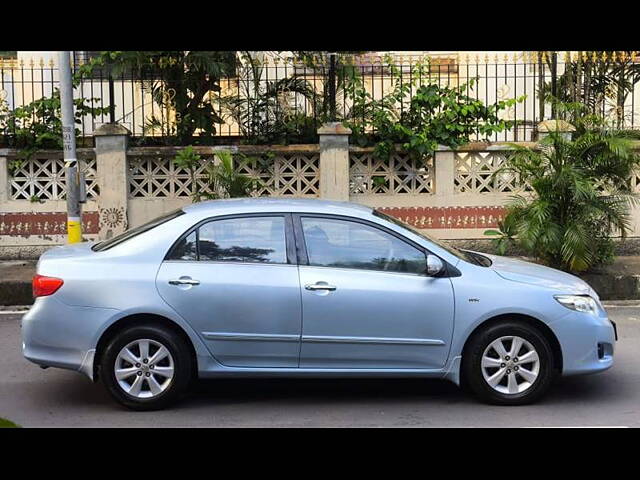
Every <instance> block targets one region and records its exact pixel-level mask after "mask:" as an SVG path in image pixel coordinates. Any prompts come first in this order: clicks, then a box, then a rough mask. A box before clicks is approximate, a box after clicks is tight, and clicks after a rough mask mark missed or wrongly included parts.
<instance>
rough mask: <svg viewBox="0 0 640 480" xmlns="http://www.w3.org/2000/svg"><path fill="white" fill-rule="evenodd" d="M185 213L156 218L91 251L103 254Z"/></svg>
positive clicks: (170, 213)
mask: <svg viewBox="0 0 640 480" xmlns="http://www.w3.org/2000/svg"><path fill="white" fill-rule="evenodd" d="M184 213H185V212H184V211H183V210H181V209H178V210H174V211H172V212H169V213H167V214H165V215H162V216H160V217H158V218H154V219H153V220H151V221H150V222H147V223H144V224H142V225H140V226H138V227H135V228H132V229H130V230H127V231H126V232H122V233H121V234H120V235H116V236H115V237H113V238H110V239H109V240H105V241H103V242H100V243H96V244H95V245H94V246H93V247H91V250H93V251H94V252H101V251H103V250H108V249H109V248H111V247H115V246H116V245H119V244H121V243H122V242H126V241H127V240H129V239H131V238H133V237H136V236H138V235H140V234H141V233H144V232H147V231H149V230H151V229H152V228H155V227H157V226H158V225H162V224H163V223H165V222H168V221H169V220H173V219H174V218H176V217H179V216H180V215H184Z"/></svg>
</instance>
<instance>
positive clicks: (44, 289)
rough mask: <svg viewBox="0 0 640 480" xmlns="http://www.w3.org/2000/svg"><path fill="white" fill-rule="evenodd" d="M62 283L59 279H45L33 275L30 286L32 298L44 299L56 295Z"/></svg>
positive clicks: (42, 276) (41, 276)
mask: <svg viewBox="0 0 640 480" xmlns="http://www.w3.org/2000/svg"><path fill="white" fill-rule="evenodd" d="M63 283H64V281H63V280H62V279H61V278H56V277H45V276H44V275H34V276H33V281H32V282H31V285H32V287H33V296H34V298H35V297H46V296H47V295H51V294H54V293H56V291H57V290H58V289H59V288H60V287H61V286H62V284H63Z"/></svg>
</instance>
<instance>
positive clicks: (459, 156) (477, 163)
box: [454, 151, 526, 193]
mask: <svg viewBox="0 0 640 480" xmlns="http://www.w3.org/2000/svg"><path fill="white" fill-rule="evenodd" d="M504 161H505V152H497V151H489V152H481V151H477V152H456V153H455V155H454V162H455V175H454V188H455V191H456V192H457V193H512V192H514V193H515V192H520V191H523V190H525V189H526V186H523V185H521V184H520V182H519V181H518V178H517V176H516V175H515V174H514V173H511V172H505V171H503V172H500V173H497V174H496V172H497V171H498V170H499V169H500V168H501V167H502V166H503V164H504Z"/></svg>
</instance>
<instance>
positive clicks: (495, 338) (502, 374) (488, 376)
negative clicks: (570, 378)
mask: <svg viewBox="0 0 640 480" xmlns="http://www.w3.org/2000/svg"><path fill="white" fill-rule="evenodd" d="M462 369H463V372H462V373H463V379H464V381H465V383H466V385H467V386H468V387H469V388H470V390H471V391H472V392H473V393H474V394H475V395H476V396H477V397H479V398H480V399H481V400H483V401H485V402H488V403H493V404H498V405H524V404H527V403H532V402H534V401H536V400H538V399H539V398H540V397H541V396H542V395H544V393H545V392H546V391H547V390H548V389H549V387H550V386H551V383H552V382H553V379H554V377H555V374H556V370H555V369H554V362H553V351H552V349H551V346H550V345H549V341H548V340H547V339H546V338H545V336H544V335H543V334H542V333H541V332H540V331H538V330H537V329H536V328H534V327H532V326H530V325H529V324H527V323H524V322H518V321H507V322H503V323H499V324H494V325H491V326H489V327H487V328H484V329H483V330H481V331H480V332H478V333H477V334H475V335H474V337H473V338H471V339H470V340H469V345H468V346H467V348H466V349H465V352H464V355H463V359H462Z"/></svg>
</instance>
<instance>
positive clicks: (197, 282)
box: [169, 278, 200, 285]
mask: <svg viewBox="0 0 640 480" xmlns="http://www.w3.org/2000/svg"><path fill="white" fill-rule="evenodd" d="M169 285H200V280H192V279H190V278H179V279H177V280H169Z"/></svg>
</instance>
